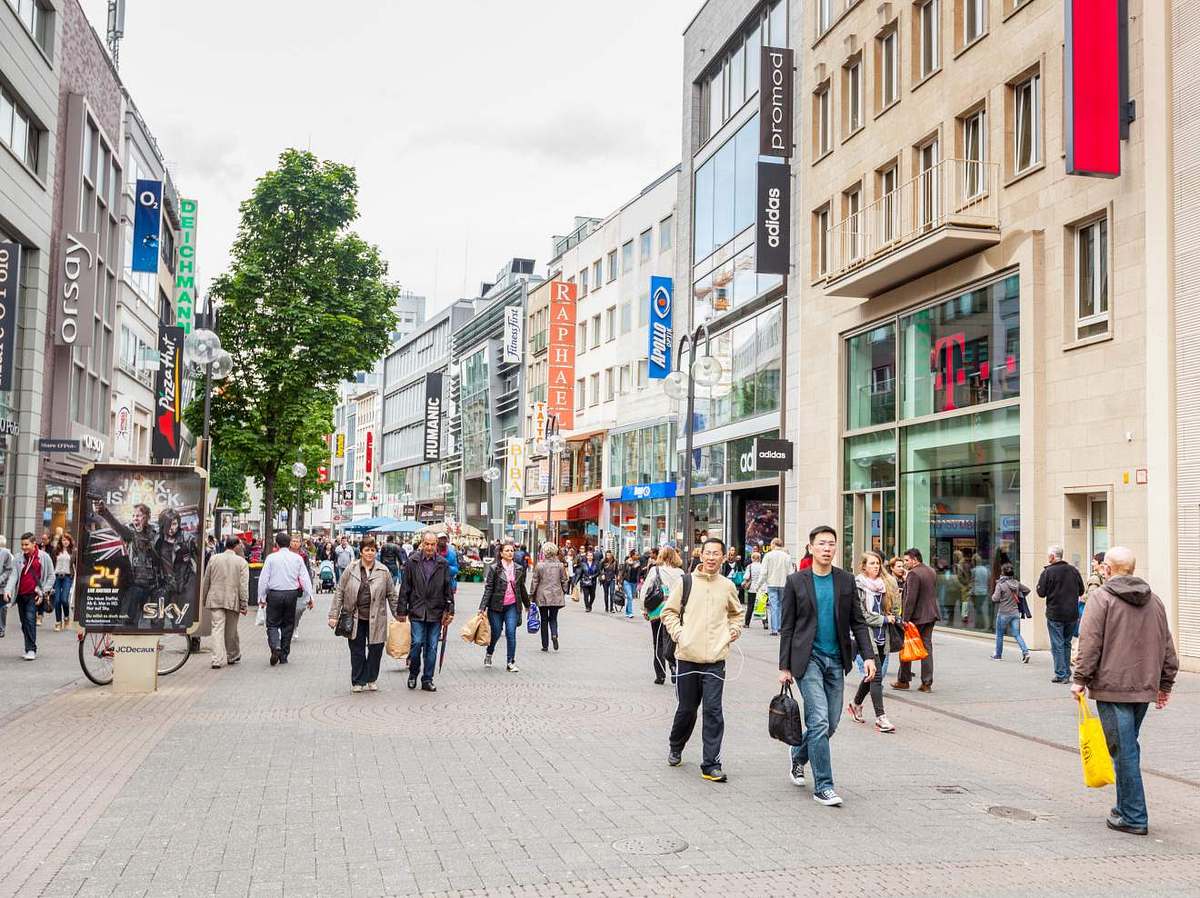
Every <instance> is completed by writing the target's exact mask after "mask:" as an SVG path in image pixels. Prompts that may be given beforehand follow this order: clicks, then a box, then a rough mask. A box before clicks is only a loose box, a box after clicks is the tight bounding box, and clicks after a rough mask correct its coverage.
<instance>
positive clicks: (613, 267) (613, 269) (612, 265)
mask: <svg viewBox="0 0 1200 898" xmlns="http://www.w3.org/2000/svg"><path fill="white" fill-rule="evenodd" d="M616 279H617V251H616V250H615V249H614V250H613V251H612V252H610V253H609V254H608V282H609V283H610V284H611V283H612V282H613V281H615V280H616Z"/></svg>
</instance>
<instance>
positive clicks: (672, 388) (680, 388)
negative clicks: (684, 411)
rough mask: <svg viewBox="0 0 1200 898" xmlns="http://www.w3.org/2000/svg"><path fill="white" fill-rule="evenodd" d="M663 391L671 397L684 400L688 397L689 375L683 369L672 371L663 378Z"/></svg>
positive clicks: (680, 400)
mask: <svg viewBox="0 0 1200 898" xmlns="http://www.w3.org/2000/svg"><path fill="white" fill-rule="evenodd" d="M663 392H664V393H666V394H667V396H669V397H670V398H671V399H674V400H676V401H678V402H682V401H683V400H685V399H687V377H686V376H685V375H684V373H683V372H682V371H672V372H671V373H670V374H668V375H667V376H666V377H665V378H664V379H663Z"/></svg>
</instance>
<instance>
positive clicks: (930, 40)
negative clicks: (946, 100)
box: [916, 0, 942, 79]
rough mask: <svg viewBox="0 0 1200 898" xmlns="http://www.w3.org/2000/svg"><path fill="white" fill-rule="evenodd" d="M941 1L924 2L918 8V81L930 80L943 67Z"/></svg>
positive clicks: (927, 0)
mask: <svg viewBox="0 0 1200 898" xmlns="http://www.w3.org/2000/svg"><path fill="white" fill-rule="evenodd" d="M940 17H941V0H924V2H923V3H921V4H920V6H919V7H918V8H917V54H916V56H917V59H918V61H919V63H920V67H919V68H918V69H917V76H918V79H920V78H928V77H929V76H930V75H932V74H933V73H934V72H936V71H937V70H938V69H939V68H940V67H941V65H942V52H941V31H942V29H941V21H940Z"/></svg>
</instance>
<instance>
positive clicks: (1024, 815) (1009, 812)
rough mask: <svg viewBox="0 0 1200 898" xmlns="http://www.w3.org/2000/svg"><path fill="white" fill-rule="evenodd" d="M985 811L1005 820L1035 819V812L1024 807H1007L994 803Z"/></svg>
mask: <svg viewBox="0 0 1200 898" xmlns="http://www.w3.org/2000/svg"><path fill="white" fill-rule="evenodd" d="M987 812H988V813H989V814H991V815H992V816H993V817H1003V818H1004V819H1005V820H1037V814H1035V813H1033V812H1032V811H1026V810H1025V809H1024V808H1009V807H1005V806H1004V805H995V806H993V807H990V808H988V809H987Z"/></svg>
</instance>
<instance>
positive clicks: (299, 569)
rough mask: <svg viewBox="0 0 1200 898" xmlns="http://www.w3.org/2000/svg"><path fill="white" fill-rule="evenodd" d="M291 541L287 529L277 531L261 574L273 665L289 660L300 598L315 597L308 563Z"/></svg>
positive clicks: (260, 592) (260, 598)
mask: <svg viewBox="0 0 1200 898" xmlns="http://www.w3.org/2000/svg"><path fill="white" fill-rule="evenodd" d="M291 542H292V538H291V537H290V536H289V535H288V534H287V533H285V532H284V531H282V530H280V531H279V532H278V533H276V534H275V546H276V549H275V551H274V552H272V553H271V554H270V555H268V556H267V560H266V561H265V562H263V567H262V571H260V572H259V575H258V603H259V604H260V605H262V604H263V603H266V607H267V645H268V646H270V648H271V666H272V667H274V666H275V665H276V664H287V663H288V655H290V654H291V652H292V632H293V631H294V630H295V629H296V601H297V600H298V599H299V598H300V597H301V596H307V597H308V600H309V601H310V602H311V601H312V597H313V587H312V577H310V576H309V575H308V565H307V564H305V563H304V559H303V558H301V557H300V556H299V555H297V554H296V553H295V552H293V551H292V550H291V549H290V548H288V547H289V546H290V545H291ZM221 554H224V553H221Z"/></svg>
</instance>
